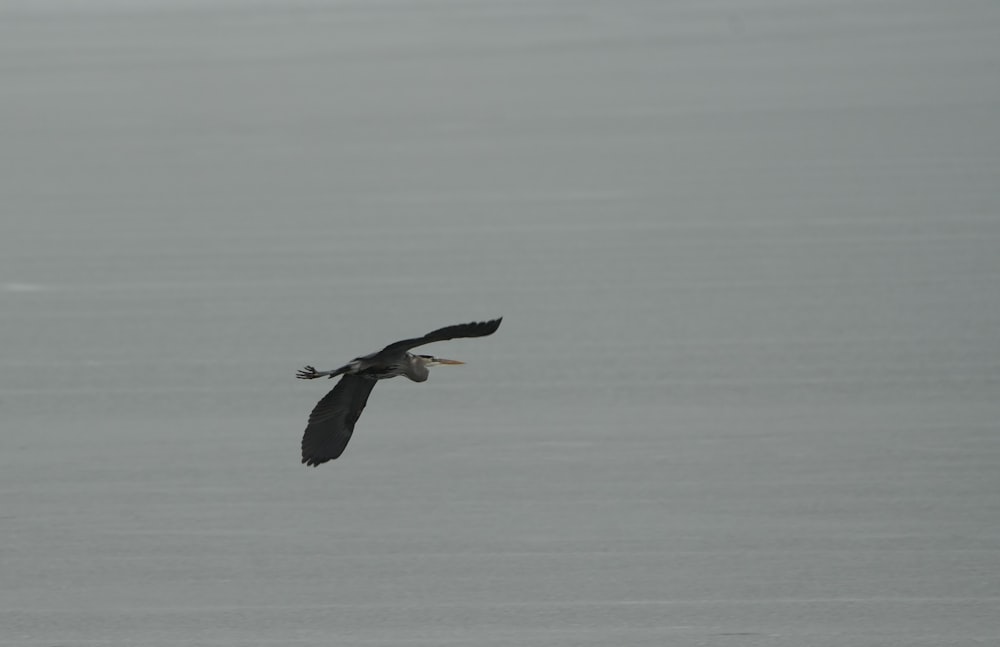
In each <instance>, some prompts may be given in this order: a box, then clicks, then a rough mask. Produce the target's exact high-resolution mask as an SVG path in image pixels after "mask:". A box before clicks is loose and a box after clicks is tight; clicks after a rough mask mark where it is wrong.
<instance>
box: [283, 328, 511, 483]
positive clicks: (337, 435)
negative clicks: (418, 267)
mask: <svg viewBox="0 0 1000 647" xmlns="http://www.w3.org/2000/svg"><path fill="white" fill-rule="evenodd" d="M502 320H503V318H502V317H501V318H499V319H493V320H491V321H484V322H478V323H477V322H472V323H467V324H458V325H456V326H446V327H444V328H439V329H437V330H435V331H433V332H430V333H427V334H426V335H424V336H423V337H415V338H413V339H403V340H401V341H397V342H395V343H393V344H389V345H388V346H386V347H385V348H383V349H382V350H380V351H376V352H374V353H371V354H368V355H364V356H362V357H357V358H355V359H353V360H351V361H350V362H348V363H347V364H344V365H343V366H341V367H340V368H337V369H334V370H332V371H317V370H316V369H315V368H313V367H312V366H306V367H305V368H303V369H302V370H300V371H299V372H298V373H297V374H296V377H298V378H299V379H302V380H314V379H316V378H318V377H328V378H334V377H337V376H343V377H341V378H340V381H339V382H337V386H335V387H333V390H332V391H330V392H329V393H327V394H326V396H325V397H324V398H323V399H322V400H320V401H319V403H317V405H316V406H315V407H314V408H313V410H312V413H311V414H310V415H309V424H308V426H306V430H305V433H304V434H303V437H302V462H303V463H304V464H306V465H312V466H316V465H320V464H322V463H325V462H327V461H329V460H333V459H335V458H337V457H339V456H340V455H341V454H342V453H343V452H344V449H345V448H346V447H347V442H348V441H349V440H350V439H351V434H353V433H354V425H355V423H357V421H358V418H359V417H360V416H361V412H362V411H364V408H365V405H366V404H367V403H368V396H369V395H370V394H371V391H372V389H373V388H375V383H376V382H378V381H379V380H386V379H389V378H393V377H396V376H399V375H405V376H406V377H408V378H410V379H411V380H413V381H414V382H424V381H426V380H427V377H428V375H429V373H430V371H428V368H429V367H431V366H437V365H449V364H462V362H460V361H457V360H452V359H441V358H437V357H434V356H432V355H415V354H413V353H411V352H409V351H410V349H411V348H416V347H417V346H423V345H424V344H430V343H433V342H436V341H445V340H447V339H457V338H462V337H484V336H486V335H492V334H493V333H494V332H496V330H497V328H499V327H500V322H501V321H502Z"/></svg>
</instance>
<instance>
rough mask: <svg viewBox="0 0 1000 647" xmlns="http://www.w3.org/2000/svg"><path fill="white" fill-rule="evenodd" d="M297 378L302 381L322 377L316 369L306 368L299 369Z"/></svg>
mask: <svg viewBox="0 0 1000 647" xmlns="http://www.w3.org/2000/svg"><path fill="white" fill-rule="evenodd" d="M295 377H297V378H299V379H300V380H315V379H316V378H317V377H320V373H319V371H317V370H316V367H314V366H306V367H304V368H301V369H299V371H298V372H297V373H296V374H295Z"/></svg>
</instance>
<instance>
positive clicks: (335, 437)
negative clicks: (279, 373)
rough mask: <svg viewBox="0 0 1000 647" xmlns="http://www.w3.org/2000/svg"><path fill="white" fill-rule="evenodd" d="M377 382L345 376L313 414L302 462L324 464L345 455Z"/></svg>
mask: <svg viewBox="0 0 1000 647" xmlns="http://www.w3.org/2000/svg"><path fill="white" fill-rule="evenodd" d="M375 382H376V380H371V379H368V378H366V377H360V376H357V375H345V376H344V377H342V378H340V381H339V382H337V386H335V387H333V390H332V391H330V392H329V393H327V394H326V395H325V396H324V397H323V399H322V400H320V401H319V402H318V403H317V404H316V406H315V407H314V408H313V410H312V413H310V414H309V425H308V426H307V427H306V431H305V434H303V436H302V462H303V463H305V464H306V465H312V466H313V467H315V466H316V465H320V464H321V463H325V462H327V461H331V460H333V459H335V458H337V457H338V456H340V455H341V454H343V453H344V448H345V447H347V441H349V440H350V439H351V434H353V433H354V423H356V422H357V421H358V418H359V417H361V412H362V411H364V410H365V404H367V403H368V395H369V394H370V393H371V392H372V389H373V388H374V387H375Z"/></svg>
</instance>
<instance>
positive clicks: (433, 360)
mask: <svg viewBox="0 0 1000 647" xmlns="http://www.w3.org/2000/svg"><path fill="white" fill-rule="evenodd" d="M417 357H419V358H420V360H421V361H422V362H423V363H424V366H455V365H457V364H465V362H460V361H458V360H457V359H444V358H443V357H434V356H433V355H417Z"/></svg>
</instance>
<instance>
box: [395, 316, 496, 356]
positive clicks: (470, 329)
mask: <svg viewBox="0 0 1000 647" xmlns="http://www.w3.org/2000/svg"><path fill="white" fill-rule="evenodd" d="M501 321H503V317H500V318H498V319H491V320H489V321H472V322H470V323H464V324H457V325H454V326H445V327H444V328H438V329H437V330H435V331H434V332H429V333H427V334H426V335H424V336H423V337H415V338H413V339H403V340H401V341H397V342H396V343H394V344H389V345H388V346H386V347H385V348H383V349H382V350H381V351H379V352H380V353H384V352H385V351H387V350H389V351H405V350H410V349H411V348H416V347H417V346H423V345H424V344H430V343H433V342H436V341H444V340H446V339H458V338H460V337H485V336H486V335H492V334H493V333H495V332H496V331H497V328H499V327H500V322H501Z"/></svg>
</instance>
